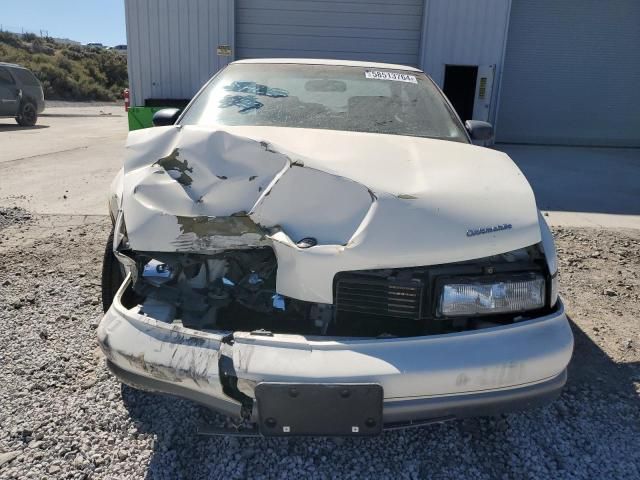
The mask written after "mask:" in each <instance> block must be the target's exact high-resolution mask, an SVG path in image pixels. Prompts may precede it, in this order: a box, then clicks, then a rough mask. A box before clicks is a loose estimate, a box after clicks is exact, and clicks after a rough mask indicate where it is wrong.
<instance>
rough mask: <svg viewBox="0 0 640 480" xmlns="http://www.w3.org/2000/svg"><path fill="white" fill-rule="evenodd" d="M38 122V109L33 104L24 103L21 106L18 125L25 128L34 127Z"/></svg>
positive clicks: (17, 119)
mask: <svg viewBox="0 0 640 480" xmlns="http://www.w3.org/2000/svg"><path fill="white" fill-rule="evenodd" d="M37 121H38V109H37V108H36V106H35V105H34V104H33V103H31V102H24V103H23V104H22V105H20V111H19V112H18V116H17V117H16V122H18V125H21V126H23V127H33V126H34V125H35V124H36V122H37Z"/></svg>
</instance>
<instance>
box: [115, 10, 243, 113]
mask: <svg viewBox="0 0 640 480" xmlns="http://www.w3.org/2000/svg"><path fill="white" fill-rule="evenodd" d="M125 15H126V20H127V47H128V48H127V49H128V64H129V87H130V92H131V103H132V105H136V106H142V105H144V101H145V99H149V98H174V99H188V98H191V97H192V96H193V95H194V94H195V93H196V92H197V91H198V90H199V89H200V87H201V86H202V85H203V84H204V83H205V82H206V81H207V80H208V79H209V78H210V77H211V76H212V75H213V74H214V73H215V72H217V71H218V70H219V69H220V68H222V67H223V66H224V65H226V64H227V63H228V61H229V57H220V56H218V55H217V52H216V49H217V46H218V45H219V44H226V45H231V46H232V47H233V45H234V1H233V0H180V1H179V2H178V1H175V0H126V1H125Z"/></svg>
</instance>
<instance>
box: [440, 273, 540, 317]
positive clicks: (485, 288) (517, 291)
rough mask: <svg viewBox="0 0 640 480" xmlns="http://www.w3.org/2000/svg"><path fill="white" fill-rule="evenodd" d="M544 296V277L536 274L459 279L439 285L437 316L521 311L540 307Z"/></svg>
mask: <svg viewBox="0 0 640 480" xmlns="http://www.w3.org/2000/svg"><path fill="white" fill-rule="evenodd" d="M545 298H546V297H545V280H544V277H543V276H542V275H538V274H533V273H532V274H520V275H510V276H503V277H500V278H496V277H493V278H486V277H470V278H460V279H455V281H452V282H445V283H444V285H442V290H441V292H440V300H439V305H438V315H439V316H444V317H462V316H465V317H467V316H472V315H489V314H492V315H495V314H501V313H517V312H524V311H527V310H536V309H539V308H543V307H544V304H545Z"/></svg>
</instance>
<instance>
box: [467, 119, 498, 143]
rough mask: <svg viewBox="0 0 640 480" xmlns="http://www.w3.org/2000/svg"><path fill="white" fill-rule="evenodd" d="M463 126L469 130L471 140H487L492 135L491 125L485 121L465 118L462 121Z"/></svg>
mask: <svg viewBox="0 0 640 480" xmlns="http://www.w3.org/2000/svg"><path fill="white" fill-rule="evenodd" d="M464 128H466V129H467V132H469V135H470V136H471V140H489V139H491V137H493V127H492V126H491V124H490V123H487V122H482V121H480V120H467V121H466V122H464Z"/></svg>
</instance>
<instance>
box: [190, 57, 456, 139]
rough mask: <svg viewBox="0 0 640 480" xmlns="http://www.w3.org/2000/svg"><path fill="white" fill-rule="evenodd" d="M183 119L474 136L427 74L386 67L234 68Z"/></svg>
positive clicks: (219, 77)
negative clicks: (462, 124) (465, 128)
mask: <svg viewBox="0 0 640 480" xmlns="http://www.w3.org/2000/svg"><path fill="white" fill-rule="evenodd" d="M180 123H181V124H182V125H225V126H236V125H243V126H274V127H295V128H319V129H328V130H343V131H351V132H368V133H386V134H393V135H410V136H417V137H430V138H440V139H446V140H454V141H459V142H465V143H466V142H467V141H468V140H467V136H466V134H465V133H464V131H463V128H462V126H461V125H460V122H459V121H458V120H457V118H456V117H455V116H454V114H453V113H452V111H451V110H450V108H449V107H448V106H447V104H446V102H445V99H444V97H443V96H442V94H441V93H440V92H439V91H438V89H437V88H436V87H435V86H434V85H433V83H432V82H431V81H430V80H429V79H428V78H427V77H426V76H425V75H424V74H422V73H418V72H409V71H404V70H394V69H387V68H384V69H379V68H365V67H347V66H336V65H297V64H257V63H256V64H251V63H245V64H235V65H230V66H228V67H227V68H225V69H224V70H223V71H222V72H220V74H219V75H217V76H216V77H215V78H214V79H213V80H212V81H211V82H210V83H209V84H208V85H207V86H206V87H205V88H204V90H203V91H202V92H201V93H200V95H198V96H197V97H196V98H195V100H194V101H193V102H192V103H191V105H190V106H189V107H188V108H187V110H186V111H185V113H184V115H183V117H182V119H181V121H180Z"/></svg>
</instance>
